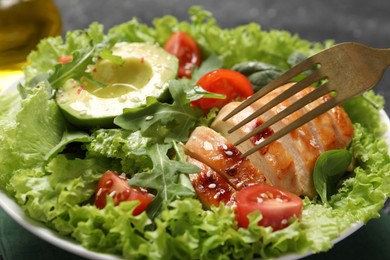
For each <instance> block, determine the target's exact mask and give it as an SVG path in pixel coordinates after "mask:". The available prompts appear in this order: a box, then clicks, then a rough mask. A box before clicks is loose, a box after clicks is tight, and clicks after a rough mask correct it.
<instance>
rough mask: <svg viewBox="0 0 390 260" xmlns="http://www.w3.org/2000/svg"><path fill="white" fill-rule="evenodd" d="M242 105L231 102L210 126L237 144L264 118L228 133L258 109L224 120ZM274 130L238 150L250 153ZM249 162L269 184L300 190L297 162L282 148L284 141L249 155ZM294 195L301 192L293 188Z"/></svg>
mask: <svg viewBox="0 0 390 260" xmlns="http://www.w3.org/2000/svg"><path fill="white" fill-rule="evenodd" d="M239 104H240V103H239V102H231V103H229V104H227V105H225V106H224V107H223V108H222V109H221V110H220V111H219V113H218V116H217V118H216V119H215V120H214V122H213V123H212V125H211V128H213V129H215V130H216V131H219V132H220V133H221V134H222V135H224V136H226V137H227V138H228V139H229V141H231V142H235V141H237V140H239V139H240V138H241V137H243V136H244V135H246V134H248V133H250V132H252V131H253V129H254V128H256V127H257V126H258V125H260V124H261V123H262V122H263V120H264V119H263V118H262V117H261V116H260V117H259V118H257V119H254V120H252V121H251V122H249V123H248V124H246V125H244V126H243V127H241V128H240V129H238V130H237V131H235V132H233V133H231V134H228V132H227V131H228V130H229V129H230V128H231V127H233V126H234V125H236V124H237V123H238V122H240V121H242V120H243V119H244V118H246V117H248V116H249V115H250V114H252V113H253V112H254V111H255V110H254V109H253V108H252V107H250V106H249V107H247V108H245V109H244V110H242V111H241V112H240V113H238V114H236V115H235V116H233V117H231V118H230V119H229V120H227V121H222V120H221V119H222V118H224V117H225V116H226V115H227V114H228V113H229V112H230V111H232V110H233V109H235V108H236V107H237V106H238V105H239ZM273 132H274V129H273V128H272V127H271V128H268V129H266V130H265V131H263V132H261V133H259V134H257V135H256V136H254V137H253V138H251V139H250V140H246V141H245V142H243V143H241V144H239V145H238V146H237V148H238V149H239V150H241V151H247V150H249V149H250V148H252V147H253V146H254V145H255V144H256V143H257V142H259V141H261V140H262V139H263V138H267V137H268V136H269V135H272V133H273ZM248 158H249V160H250V161H251V162H252V163H253V165H254V166H255V167H256V168H258V169H259V170H260V171H261V172H262V173H264V175H265V176H266V178H267V179H268V180H269V182H270V184H271V185H273V186H276V187H278V188H281V189H284V190H291V189H292V187H297V184H296V166H295V163H294V161H293V159H292V157H291V155H290V153H288V151H287V149H286V148H284V147H283V143H282V140H281V139H280V140H277V141H275V142H273V143H271V144H270V145H268V146H266V147H264V148H263V149H261V150H260V151H258V152H255V153H253V154H251V155H249V157H248ZM293 191H294V192H296V193H299V192H300V191H299V190H298V189H295V188H294V189H293Z"/></svg>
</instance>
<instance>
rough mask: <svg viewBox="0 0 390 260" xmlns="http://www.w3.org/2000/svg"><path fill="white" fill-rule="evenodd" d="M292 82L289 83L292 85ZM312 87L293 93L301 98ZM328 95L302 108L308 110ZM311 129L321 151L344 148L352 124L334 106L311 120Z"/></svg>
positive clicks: (337, 107)
mask: <svg viewBox="0 0 390 260" xmlns="http://www.w3.org/2000/svg"><path fill="white" fill-rule="evenodd" d="M293 84H294V83H290V85H293ZM314 89H315V88H314V87H308V88H306V89H304V90H302V91H300V92H299V93H297V94H296V95H295V97H296V98H298V99H299V98H302V97H303V96H304V95H307V94H308V93H310V92H311V91H313V90H314ZM328 98H330V97H329V95H325V96H323V97H322V98H319V99H317V100H315V101H313V102H312V103H310V104H308V105H306V106H305V107H304V108H303V110H304V111H305V112H308V111H310V110H312V109H314V108H315V107H317V106H319V105H320V104H322V103H323V102H325V101H326V100H327V99H328ZM309 125H310V126H311V127H312V129H313V131H314V132H316V133H317V139H318V142H319V143H320V144H321V148H322V149H321V151H328V150H332V149H340V148H345V147H346V146H347V145H348V144H349V142H350V141H351V139H352V136H353V125H352V122H351V120H350V118H349V116H348V114H347V113H346V112H345V111H344V109H343V108H342V107H341V106H336V107H334V108H332V109H331V110H329V111H328V112H327V113H324V114H322V115H320V116H318V117H316V118H315V119H313V120H312V121H310V122H309Z"/></svg>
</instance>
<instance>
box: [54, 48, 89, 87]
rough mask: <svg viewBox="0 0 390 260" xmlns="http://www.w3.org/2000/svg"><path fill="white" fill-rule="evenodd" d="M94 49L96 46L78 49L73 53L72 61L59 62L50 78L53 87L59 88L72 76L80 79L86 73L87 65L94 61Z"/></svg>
mask: <svg viewBox="0 0 390 260" xmlns="http://www.w3.org/2000/svg"><path fill="white" fill-rule="evenodd" d="M94 51H95V47H90V48H85V49H81V50H77V51H75V52H74V53H73V59H72V61H71V62H68V63H66V64H57V65H56V66H55V70H54V72H53V74H51V75H50V77H49V79H48V80H49V82H50V83H51V86H52V88H54V89H57V88H59V87H60V86H61V85H63V84H64V83H65V81H66V80H68V79H70V78H74V79H76V80H79V79H80V77H81V75H83V74H84V73H85V69H86V67H87V66H88V65H89V64H91V63H92V58H93V57H94V56H93V54H94Z"/></svg>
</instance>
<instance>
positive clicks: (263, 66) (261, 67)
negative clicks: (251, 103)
mask: <svg viewBox="0 0 390 260" xmlns="http://www.w3.org/2000/svg"><path fill="white" fill-rule="evenodd" d="M232 70H235V71H237V72H240V73H241V74H243V75H244V76H246V77H247V78H248V79H249V81H250V82H251V83H252V87H253V89H254V91H258V90H259V89H261V88H262V87H264V86H265V85H267V84H268V83H270V82H271V81H273V80H274V79H276V78H277V77H279V76H280V75H281V74H282V73H283V70H281V69H279V68H278V67H276V66H274V65H271V64H268V63H264V62H259V61H248V62H243V63H240V64H237V65H235V66H233V67H232Z"/></svg>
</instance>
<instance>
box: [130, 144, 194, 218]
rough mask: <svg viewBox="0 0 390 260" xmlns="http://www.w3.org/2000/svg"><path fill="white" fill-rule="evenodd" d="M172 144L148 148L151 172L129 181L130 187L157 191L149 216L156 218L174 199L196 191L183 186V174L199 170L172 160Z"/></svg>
mask: <svg viewBox="0 0 390 260" xmlns="http://www.w3.org/2000/svg"><path fill="white" fill-rule="evenodd" d="M171 148H172V144H155V145H153V146H151V147H148V148H147V154H148V155H149V156H150V158H151V159H152V162H153V169H152V170H151V171H150V172H142V173H137V174H135V175H134V177H132V178H131V179H130V180H129V184H130V185H134V186H139V187H144V188H149V189H153V190H155V191H157V195H156V197H155V198H154V200H153V202H152V204H151V205H150V207H149V208H148V214H149V216H151V218H154V217H155V216H156V215H158V214H159V212H160V211H161V209H162V208H163V207H164V206H166V205H167V204H168V203H169V202H171V201H172V200H173V199H174V198H178V197H182V196H194V191H193V190H192V189H189V188H187V187H186V186H184V185H182V184H181V181H182V178H180V175H181V174H183V173H184V174H189V173H196V172H198V171H199V169H198V168H197V167H196V166H194V165H192V164H190V163H186V162H183V161H175V160H171V159H170V158H169V157H168V155H167V153H168V150H169V149H171Z"/></svg>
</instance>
